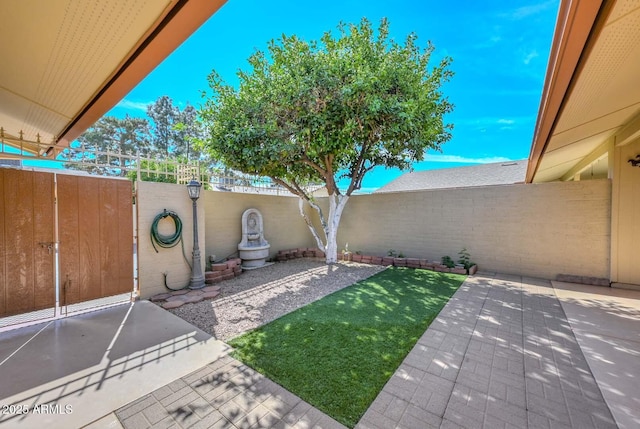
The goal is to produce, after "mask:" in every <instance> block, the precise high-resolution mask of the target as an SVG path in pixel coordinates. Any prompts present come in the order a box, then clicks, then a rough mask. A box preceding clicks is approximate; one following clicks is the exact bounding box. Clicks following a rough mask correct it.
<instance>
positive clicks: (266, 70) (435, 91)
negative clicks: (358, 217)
mask: <svg viewBox="0 0 640 429" xmlns="http://www.w3.org/2000/svg"><path fill="white" fill-rule="evenodd" d="M433 50H434V48H433V46H432V45H431V44H430V43H428V44H427V46H426V48H424V49H421V48H420V47H419V46H418V44H417V36H416V35H415V34H410V35H409V36H408V37H407V38H406V40H405V41H404V43H403V44H399V43H397V42H395V41H394V40H392V39H391V38H390V37H389V24H388V21H387V20H386V19H383V20H382V21H381V22H380V25H379V27H378V29H377V32H376V31H375V30H374V29H373V28H372V26H371V24H370V22H369V21H368V20H366V19H362V20H361V22H360V23H359V24H349V25H345V24H341V25H340V26H339V27H338V31H337V36H334V34H333V33H332V32H327V33H325V34H324V35H323V36H322V38H321V39H320V40H319V41H310V42H307V41H304V40H302V39H300V38H298V37H297V36H285V35H283V36H282V37H281V38H280V39H278V40H275V41H274V40H272V41H271V42H270V43H269V45H268V53H264V52H262V51H256V52H255V53H254V54H253V55H251V56H250V57H249V65H250V69H249V70H248V71H242V70H241V71H239V72H238V78H239V86H238V88H235V87H233V86H231V85H227V84H225V83H224V82H223V80H222V79H221V77H220V76H219V75H218V74H217V73H216V72H215V71H213V72H212V73H211V74H210V76H209V86H210V89H211V91H210V93H209V94H208V95H207V96H208V98H207V99H206V100H205V103H204V105H203V108H202V109H201V112H200V113H201V116H202V117H203V119H204V121H205V124H206V125H207V127H208V130H209V138H208V139H207V140H206V148H207V149H208V150H209V151H210V153H212V154H213V155H214V156H215V157H217V158H218V159H220V160H221V161H222V162H223V163H224V164H225V165H227V166H229V167H231V168H233V169H236V170H239V171H242V172H245V173H250V174H257V175H262V176H268V177H270V178H271V179H272V180H273V181H275V182H276V183H279V184H280V185H282V186H284V187H286V188H287V189H289V190H290V191H291V192H293V193H294V194H296V195H298V196H299V197H300V198H301V199H303V200H305V201H307V202H309V204H311V206H312V207H314V208H315V209H316V210H317V211H318V214H319V216H320V220H321V223H322V226H323V230H324V233H325V242H326V244H325V242H323V241H322V240H321V239H320V237H319V236H318V234H317V233H316V232H315V230H314V228H313V225H312V223H311V221H310V220H309V218H308V217H307V216H306V215H305V213H304V211H303V210H302V209H301V213H302V214H303V217H305V221H306V222H307V224H308V225H309V226H310V229H311V232H312V233H313V234H314V237H315V238H316V240H317V242H318V244H319V246H320V247H321V248H323V249H325V251H326V252H327V261H328V262H332V261H334V260H335V257H336V255H335V253H336V247H335V245H336V243H335V234H336V232H337V227H338V223H339V219H340V215H341V213H342V209H343V208H344V204H346V201H347V198H348V197H349V196H350V195H351V194H352V193H353V192H354V191H356V190H358V189H360V187H361V186H362V179H363V178H364V176H365V174H366V173H367V172H368V171H370V170H371V169H373V168H374V167H375V166H385V167H388V168H393V167H397V168H400V169H403V170H407V169H410V168H411V166H412V164H413V163H414V162H416V161H420V160H422V159H423V158H424V155H425V152H426V150H427V149H435V150H439V149H440V146H441V145H442V144H443V143H445V142H446V141H448V140H449V139H450V137H451V134H450V130H451V129H452V125H449V124H445V122H444V115H445V114H447V113H449V112H451V111H452V109H453V105H452V104H451V103H449V101H448V100H447V99H446V97H444V96H443V94H442V92H441V86H442V84H443V83H444V82H446V81H447V80H448V79H449V78H450V77H451V76H452V72H451V71H450V70H449V65H450V62H451V59H450V58H446V57H445V58H444V59H442V60H441V61H440V62H439V63H438V64H437V65H436V66H434V67H432V68H430V66H429V61H430V58H431V55H432V53H433ZM345 177H346V178H347V179H348V183H349V185H348V186H347V188H346V189H339V188H338V185H337V183H338V181H339V180H340V179H341V178H345ZM318 181H320V182H322V183H324V184H325V185H326V188H327V192H328V193H329V203H330V209H329V210H330V212H329V217H328V220H327V219H325V217H324V214H323V212H322V210H321V208H320V206H318V204H317V203H316V202H315V200H314V198H313V196H312V195H310V194H309V192H307V190H306V189H305V184H307V183H309V182H318Z"/></svg>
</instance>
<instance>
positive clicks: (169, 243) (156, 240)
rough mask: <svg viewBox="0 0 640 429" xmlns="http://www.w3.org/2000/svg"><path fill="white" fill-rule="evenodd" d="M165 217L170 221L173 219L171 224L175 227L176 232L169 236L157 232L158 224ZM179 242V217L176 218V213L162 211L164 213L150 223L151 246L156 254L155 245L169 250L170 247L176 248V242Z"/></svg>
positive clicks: (180, 238)
mask: <svg viewBox="0 0 640 429" xmlns="http://www.w3.org/2000/svg"><path fill="white" fill-rule="evenodd" d="M167 217H170V218H171V219H173V223H174V225H175V229H176V231H175V232H174V233H173V234H171V235H162V234H160V232H159V231H158V224H159V223H160V221H161V220H162V219H165V218H167ZM181 241H182V220H181V219H180V216H178V213H176V212H172V211H167V209H164V211H163V212H162V213H160V214H159V215H157V216H156V217H155V218H154V219H153V222H152V223H151V245H153V248H154V249H155V251H156V253H158V248H157V247H156V244H157V245H158V246H159V247H162V248H164V249H169V248H171V247H174V246H176V245H177V244H178V242H181Z"/></svg>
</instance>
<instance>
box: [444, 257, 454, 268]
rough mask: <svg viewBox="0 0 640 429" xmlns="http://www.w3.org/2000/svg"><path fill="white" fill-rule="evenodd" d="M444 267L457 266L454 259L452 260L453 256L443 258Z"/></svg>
mask: <svg viewBox="0 0 640 429" xmlns="http://www.w3.org/2000/svg"><path fill="white" fill-rule="evenodd" d="M442 265H444V266H446V267H447V268H453V267H455V266H456V263H455V262H454V261H453V259H451V256H443V257H442Z"/></svg>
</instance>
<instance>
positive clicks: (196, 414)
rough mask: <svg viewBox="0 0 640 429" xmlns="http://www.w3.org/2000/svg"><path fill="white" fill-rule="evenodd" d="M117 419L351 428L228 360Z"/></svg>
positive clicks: (152, 423)
mask: <svg viewBox="0 0 640 429" xmlns="http://www.w3.org/2000/svg"><path fill="white" fill-rule="evenodd" d="M116 415H117V416H118V419H119V420H120V422H121V423H122V426H123V427H124V428H125V429H143V428H150V427H153V428H186V427H189V428H194V429H204V428H211V429H234V428H238V429H245V428H247V429H248V428H278V429H285V428H291V429H293V428H296V429H304V428H317V429H345V427H344V426H343V425H341V424H340V423H338V422H336V421H335V420H333V419H332V418H331V417H329V416H327V415H326V414H324V413H322V412H320V411H319V410H317V409H316V408H314V407H312V406H311V405H309V404H308V403H306V402H305V401H303V400H301V399H300V398H299V397H297V396H296V395H294V394H293V393H291V392H289V391H287V390H286V389H284V388H283V387H281V386H279V385H278V384H276V383H274V382H273V381H271V380H269V379H267V378H266V377H264V376H263V375H261V374H259V373H257V372H256V371H254V370H252V369H251V368H249V367H247V366H246V365H244V364H242V363H241V362H239V361H237V360H235V359H232V358H230V357H228V356H225V357H223V358H221V359H218V360H217V361H215V362H213V363H212V364H210V365H207V366H205V367H204V368H201V369H200V370H198V371H195V372H193V373H191V374H189V375H187V376H185V377H182V378H180V379H178V380H176V381H174V382H172V383H170V384H168V385H166V386H163V387H161V388H160V389H158V390H156V391H155V392H153V393H151V394H149V395H146V396H144V397H142V398H140V399H138V400H136V401H134V402H132V403H130V404H128V405H127V406H125V407H122V408H120V409H119V410H118V411H116Z"/></svg>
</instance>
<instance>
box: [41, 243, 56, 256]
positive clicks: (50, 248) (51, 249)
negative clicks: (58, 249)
mask: <svg viewBox="0 0 640 429" xmlns="http://www.w3.org/2000/svg"><path fill="white" fill-rule="evenodd" d="M38 244H39V245H40V247H42V248H43V249H44V248H47V250H48V251H49V255H51V252H52V251H53V246H54V245H55V243H54V242H52V241H41V242H39V243H38Z"/></svg>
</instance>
